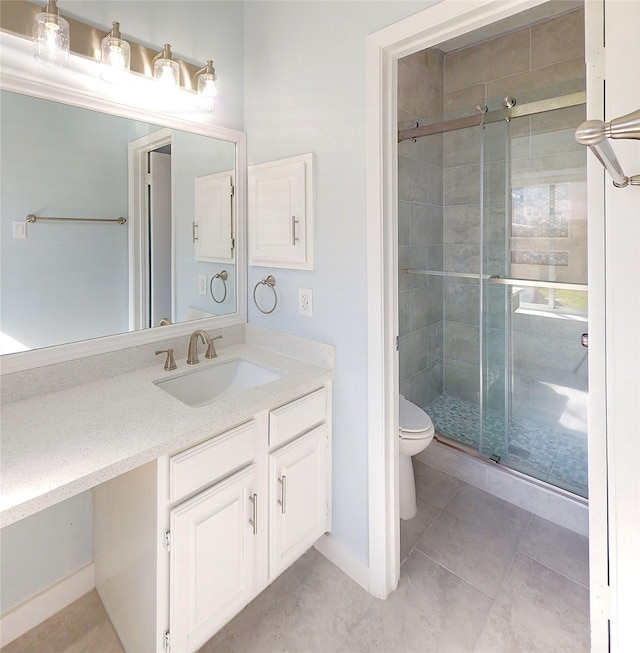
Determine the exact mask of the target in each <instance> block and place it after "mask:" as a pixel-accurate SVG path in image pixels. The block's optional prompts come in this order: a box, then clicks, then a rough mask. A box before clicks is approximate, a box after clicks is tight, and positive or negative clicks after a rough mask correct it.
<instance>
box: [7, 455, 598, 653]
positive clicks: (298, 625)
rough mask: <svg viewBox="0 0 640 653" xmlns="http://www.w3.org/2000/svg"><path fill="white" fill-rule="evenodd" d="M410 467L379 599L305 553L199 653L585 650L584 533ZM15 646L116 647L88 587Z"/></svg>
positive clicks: (54, 649)
mask: <svg viewBox="0 0 640 653" xmlns="http://www.w3.org/2000/svg"><path fill="white" fill-rule="evenodd" d="M414 467H415V471H416V487H417V493H418V514H417V515H416V517H414V519H412V520H409V521H404V522H402V523H401V529H400V530H401V536H400V537H401V549H402V566H401V578H400V583H399V586H398V589H397V590H396V591H395V592H392V594H391V595H390V596H389V597H388V599H387V600H385V601H383V600H379V599H375V598H373V597H372V596H371V595H369V594H368V593H367V592H366V591H364V590H363V589H362V588H361V587H360V586H359V585H357V584H356V583H355V582H353V581H352V580H351V579H350V578H348V577H347V576H345V575H344V574H343V573H342V572H340V571H339V570H338V569H337V568H336V567H334V566H333V565H332V564H331V563H330V562H329V561H328V560H326V559H325V558H324V557H323V556H322V555H320V554H319V553H318V552H317V551H316V550H315V549H311V550H310V551H309V552H308V553H307V554H305V555H304V556H303V557H302V558H301V559H300V560H299V561H298V562H297V563H295V564H294V565H293V566H292V567H291V568H290V569H289V570H288V571H286V572H285V573H284V574H282V576H280V578H278V579H277V580H276V581H275V582H274V583H273V584H272V585H271V586H270V587H269V588H267V589H266V590H265V591H264V592H263V593H262V594H261V595H260V596H258V597H257V598H256V599H255V600H254V601H253V602H252V603H251V604H250V605H249V606H248V607H247V608H246V609H245V610H243V611H242V612H241V613H240V614H239V615H238V616H237V617H236V618H235V619H233V620H232V621H231V622H230V623H229V624H228V625H227V626H226V627H225V628H223V629H222V630H221V631H220V632H219V633H218V634H217V635H216V636H215V637H214V638H213V639H211V640H210V641H209V642H208V643H207V644H206V645H205V646H204V647H203V648H202V649H201V651H200V653H276V652H289V653H311V652H315V651H317V652H318V653H413V652H415V653H418V652H420V653H465V652H469V653H518V652H522V653H535V652H539V653H556V652H557V653H570V652H575V653H587V652H588V651H589V617H588V614H589V592H588V589H587V588H588V575H587V574H588V545H587V540H586V538H584V537H581V536H580V535H577V534H575V533H573V532H572V531H569V530H567V529H565V528H562V527H560V526H557V525H555V524H552V523H551V522H548V521H546V520H544V519H541V518H539V517H536V516H534V515H531V514H530V513H528V512H526V511H524V510H522V509H520V508H517V507H515V506H513V505H512V504H509V503H506V502H505V501H502V500H501V499H498V498H496V497H493V496H491V495H489V494H486V493H484V492H482V491H480V490H478V489H476V488H474V487H471V486H470V485H467V484H466V483H463V482H461V481H458V480H457V479H454V478H452V477H450V476H448V475H446V474H443V473H442V472H440V471H438V470H435V469H433V468H431V467H428V466H427V465H424V464H422V463H420V462H415V463H414ZM27 651H29V652H33V651H38V652H39V653H122V649H121V648H120V646H119V644H118V641H117V637H116V636H115V633H114V632H113V630H112V629H111V627H110V624H109V621H108V618H107V616H106V613H105V612H104V609H103V608H102V604H101V603H100V600H99V598H98V596H97V594H96V593H95V591H94V592H90V593H89V594H87V595H86V596H84V597H83V598H81V599H80V600H79V601H76V603H74V604H72V605H71V606H69V607H68V608H66V609H65V610H63V611H62V612H60V613H58V614H57V615H55V616H54V617H52V618H51V619H50V620H48V621H47V622H45V623H44V624H41V625H40V626H38V627H37V628H35V629H34V630H33V631H31V632H29V633H27V634H26V635H24V636H23V637H21V638H20V639H18V640H16V641H15V642H14V643H12V644H10V645H9V646H7V647H6V648H5V649H3V653H26V652H27ZM129 653H144V652H138V651H132V652H129Z"/></svg>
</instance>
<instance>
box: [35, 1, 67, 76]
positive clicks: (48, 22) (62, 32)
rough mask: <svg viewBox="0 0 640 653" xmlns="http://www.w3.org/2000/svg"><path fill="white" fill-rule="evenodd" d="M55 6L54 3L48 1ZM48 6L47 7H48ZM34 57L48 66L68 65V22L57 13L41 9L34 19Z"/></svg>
mask: <svg viewBox="0 0 640 653" xmlns="http://www.w3.org/2000/svg"><path fill="white" fill-rule="evenodd" d="M50 6H51V7H53V8H56V7H55V3H50ZM48 8H49V7H48ZM33 43H34V48H35V49H34V57H35V58H36V60H37V61H39V62H40V63H43V64H46V65H48V66H60V67H66V66H68V65H69V23H68V22H67V21H66V20H65V19H64V18H62V16H60V15H58V14H57V13H51V12H49V11H42V12H40V13H38V14H36V17H35V19H34V35H33Z"/></svg>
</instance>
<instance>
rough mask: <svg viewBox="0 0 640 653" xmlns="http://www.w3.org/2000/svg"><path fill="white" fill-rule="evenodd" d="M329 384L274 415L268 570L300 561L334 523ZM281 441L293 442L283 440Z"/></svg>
mask: <svg viewBox="0 0 640 653" xmlns="http://www.w3.org/2000/svg"><path fill="white" fill-rule="evenodd" d="M325 416H326V395H325V391H324V389H322V390H318V391H317V392H314V393H311V394H309V395H306V396H305V397H302V398H301V399H298V400H297V401H294V402H291V403H289V404H287V405H285V406H282V407H281V408H279V409H277V410H274V411H271V413H270V415H269V441H270V443H272V451H271V453H270V454H269V496H270V503H269V511H270V515H269V527H270V528H269V576H270V578H271V579H274V578H275V577H276V576H278V575H279V574H281V573H282V572H283V571H284V570H285V569H287V567H289V566H290V565H291V564H292V563H293V562H295V561H296V560H297V559H298V558H299V557H300V556H301V555H302V554H303V553H304V552H305V551H306V550H307V549H308V548H309V547H310V546H311V545H312V544H313V543H314V542H315V541H316V540H317V539H318V538H319V537H320V536H321V535H322V534H323V533H324V532H325V531H326V530H327V529H328V523H329V517H330V515H329V501H328V492H329V478H328V465H327V454H328V430H327V426H326V424H325V420H326V417H325ZM282 442H288V444H284V445H281V444H280V443H282Z"/></svg>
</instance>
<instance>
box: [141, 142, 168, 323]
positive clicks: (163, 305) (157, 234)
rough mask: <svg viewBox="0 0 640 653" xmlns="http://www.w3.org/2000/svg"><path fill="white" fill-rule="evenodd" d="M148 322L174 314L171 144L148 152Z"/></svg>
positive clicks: (157, 320) (164, 318)
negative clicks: (172, 308) (172, 301)
mask: <svg viewBox="0 0 640 653" xmlns="http://www.w3.org/2000/svg"><path fill="white" fill-rule="evenodd" d="M148 166H149V167H148V172H149V174H148V175H147V180H146V183H147V186H148V198H149V201H148V216H147V219H148V221H147V225H148V229H149V240H148V242H149V258H148V263H149V277H148V278H149V293H148V297H149V311H148V315H149V323H148V324H147V325H146V326H149V327H152V326H158V325H159V324H160V321H161V320H167V319H171V318H172V312H171V288H172V279H171V145H167V146H165V147H163V148H160V149H158V150H155V151H153V152H149V159H148Z"/></svg>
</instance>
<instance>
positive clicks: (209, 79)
mask: <svg viewBox="0 0 640 653" xmlns="http://www.w3.org/2000/svg"><path fill="white" fill-rule="evenodd" d="M195 77H197V78H198V109H200V110H201V111H213V108H214V105H215V100H216V97H217V96H218V89H217V88H216V79H217V77H216V69H215V68H214V67H213V61H211V59H208V60H207V65H206V66H204V67H202V68H200V70H198V72H196V74H195Z"/></svg>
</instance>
